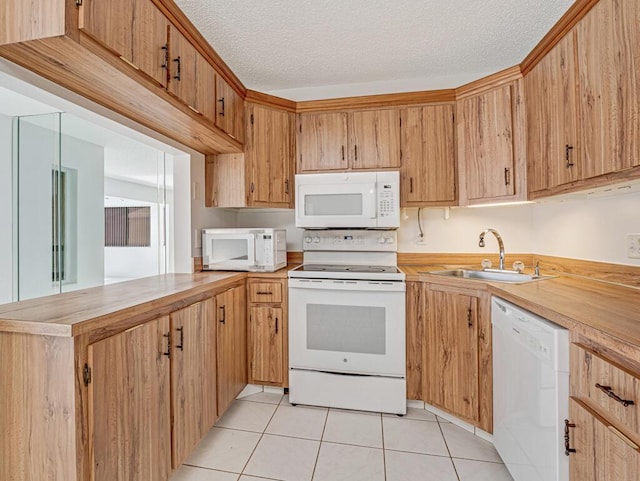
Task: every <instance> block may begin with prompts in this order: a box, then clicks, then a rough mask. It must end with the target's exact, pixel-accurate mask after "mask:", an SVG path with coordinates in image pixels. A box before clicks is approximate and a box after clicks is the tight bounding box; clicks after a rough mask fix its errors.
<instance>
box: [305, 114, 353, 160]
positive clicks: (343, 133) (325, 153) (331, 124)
mask: <svg viewBox="0 0 640 481" xmlns="http://www.w3.org/2000/svg"><path fill="white" fill-rule="evenodd" d="M297 130H298V142H297V148H298V164H297V171H298V172H314V171H323V170H347V168H348V165H349V160H348V155H347V149H348V148H349V146H348V145H347V113H345V112H330V113H321V114H301V115H300V116H299V117H298V129H297Z"/></svg>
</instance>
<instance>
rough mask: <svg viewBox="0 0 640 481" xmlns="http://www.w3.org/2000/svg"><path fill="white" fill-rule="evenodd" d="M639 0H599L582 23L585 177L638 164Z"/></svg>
mask: <svg viewBox="0 0 640 481" xmlns="http://www.w3.org/2000/svg"><path fill="white" fill-rule="evenodd" d="M639 24H640V2H637V1H634V0H601V1H600V2H598V3H597V4H596V5H595V6H594V7H593V9H592V10H591V11H590V12H589V13H588V14H587V15H586V16H585V17H584V18H583V19H582V20H581V21H580V22H579V23H578V26H577V32H578V53H579V55H578V70H579V72H580V79H579V88H580V118H581V119H582V125H581V143H582V146H583V150H582V152H583V158H584V166H583V172H582V174H583V177H584V178H589V177H594V176H597V175H601V174H606V173H608V172H613V171H616V170H622V169H626V168H629V167H632V166H635V165H640V98H639V96H640V85H639V84H638V78H640V57H639V56H638V51H640V30H639V29H638V25H639Z"/></svg>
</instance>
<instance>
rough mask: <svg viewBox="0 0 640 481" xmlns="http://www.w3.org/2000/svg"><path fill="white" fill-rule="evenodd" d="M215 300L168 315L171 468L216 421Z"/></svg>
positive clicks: (180, 462) (183, 458) (186, 454)
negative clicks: (171, 441) (171, 426)
mask: <svg viewBox="0 0 640 481" xmlns="http://www.w3.org/2000/svg"><path fill="white" fill-rule="evenodd" d="M216 328H217V325H216V319H215V300H214V299H207V300H206V301H202V302H197V303H195V304H192V305H191V306H189V307H186V308H184V309H180V310H179V311H176V312H174V313H172V314H171V336H172V341H171V346H172V350H171V355H172V358H171V399H172V406H173V456H172V460H173V468H174V469H175V468H177V467H178V466H180V464H182V463H183V461H184V460H185V459H186V458H187V456H188V455H189V453H190V452H191V451H192V450H193V448H194V447H195V446H196V444H198V442H199V441H200V440H201V439H202V438H203V437H204V435H205V434H207V432H208V431H209V429H211V427H212V426H213V425H214V424H215V422H216V420H217V417H218V416H217V405H216V369H215V366H216Z"/></svg>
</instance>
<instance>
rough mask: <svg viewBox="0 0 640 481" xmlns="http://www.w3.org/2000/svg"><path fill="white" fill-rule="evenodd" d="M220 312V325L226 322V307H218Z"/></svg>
mask: <svg viewBox="0 0 640 481" xmlns="http://www.w3.org/2000/svg"><path fill="white" fill-rule="evenodd" d="M220 311H222V317H221V318H220V322H221V323H222V324H224V323H225V321H226V320H227V310H226V306H220Z"/></svg>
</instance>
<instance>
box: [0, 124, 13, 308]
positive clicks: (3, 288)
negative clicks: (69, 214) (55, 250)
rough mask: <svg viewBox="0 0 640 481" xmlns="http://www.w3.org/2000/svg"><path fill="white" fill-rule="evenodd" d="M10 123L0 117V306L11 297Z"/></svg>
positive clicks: (11, 201)
mask: <svg viewBox="0 0 640 481" xmlns="http://www.w3.org/2000/svg"><path fill="white" fill-rule="evenodd" d="M12 121H13V120H12V119H11V117H7V116H5V115H0V226H1V228H0V304H4V303H6V302H11V301H12V296H13V242H12V237H13V229H12V227H13V215H12V209H13V207H12V206H13V200H12V195H13V194H12V191H13V189H12V185H11V184H12V176H11V162H12V153H11V151H12V148H11V146H12V143H13V142H12Z"/></svg>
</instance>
